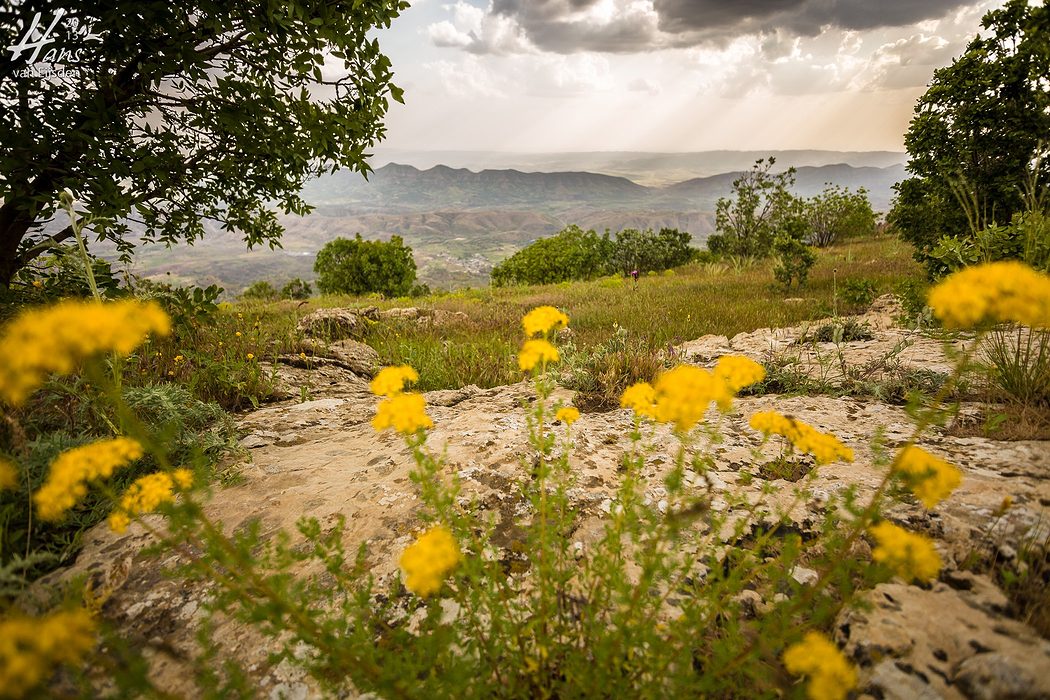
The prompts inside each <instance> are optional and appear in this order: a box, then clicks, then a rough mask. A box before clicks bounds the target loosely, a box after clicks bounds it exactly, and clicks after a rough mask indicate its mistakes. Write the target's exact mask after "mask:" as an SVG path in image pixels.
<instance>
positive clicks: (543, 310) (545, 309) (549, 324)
mask: <svg viewBox="0 0 1050 700" xmlns="http://www.w3.org/2000/svg"><path fill="white" fill-rule="evenodd" d="M521 325H522V327H523V328H524V329H525V337H526V338H531V337H533V336H536V335H546V334H547V333H550V332H551V331H556V330H558V329H560V328H565V327H566V326H567V325H569V317H568V316H566V315H565V314H564V313H562V312H561V311H558V310H557V309H556V308H554V307H553V306H538V307H536V308H535V309H533V310H532V311H530V312H529V313H527V314H525V318H523V319H521Z"/></svg>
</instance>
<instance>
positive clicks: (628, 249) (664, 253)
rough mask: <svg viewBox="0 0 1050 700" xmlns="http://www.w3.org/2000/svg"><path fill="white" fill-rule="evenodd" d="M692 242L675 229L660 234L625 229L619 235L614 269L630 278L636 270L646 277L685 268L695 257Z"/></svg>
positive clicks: (613, 256)
mask: <svg viewBox="0 0 1050 700" xmlns="http://www.w3.org/2000/svg"><path fill="white" fill-rule="evenodd" d="M691 239H692V236H690V235H689V234H688V233H685V232H684V231H679V230H678V229H676V228H662V229H660V231H659V233H653V230H652V229H646V230H645V231H639V230H637V229H633V228H628V229H624V230H622V231H620V232H619V233H617V234H616V243H615V245H614V246H613V249H612V259H611V261H610V263H611V267H612V268H613V269H615V270H618V271H619V272H621V273H622V274H623V275H629V274H630V273H631V272H632V271H633V270H638V271H639V272H643V273H644V272H651V271H654V270H667V269H669V268H672V267H678V266H679V265H685V264H686V263H687V262H689V261H690V260H691V259H692V257H693V249H692V248H691V247H690V246H689V241H690V240H691Z"/></svg>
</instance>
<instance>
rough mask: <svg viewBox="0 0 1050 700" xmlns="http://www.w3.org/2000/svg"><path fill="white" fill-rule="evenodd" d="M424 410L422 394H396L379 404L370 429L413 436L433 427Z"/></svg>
mask: <svg viewBox="0 0 1050 700" xmlns="http://www.w3.org/2000/svg"><path fill="white" fill-rule="evenodd" d="M426 409H427V402H426V400H425V399H424V398H423V395H422V394H415V393H408V394H396V395H394V396H391V397H389V398H386V399H383V400H382V401H380V402H379V407H378V408H377V409H376V416H375V418H373V419H372V427H373V428H375V429H376V430H386V429H387V428H393V429H394V430H396V431H397V432H399V433H401V434H402V435H414V434H415V433H417V432H419V431H420V430H426V429H427V428H433V427H434V421H432V420H430V416H428V415H427V410H426Z"/></svg>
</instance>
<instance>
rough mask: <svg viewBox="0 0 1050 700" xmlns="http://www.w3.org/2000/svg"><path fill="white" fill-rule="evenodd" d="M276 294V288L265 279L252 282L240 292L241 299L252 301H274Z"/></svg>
mask: <svg viewBox="0 0 1050 700" xmlns="http://www.w3.org/2000/svg"><path fill="white" fill-rule="evenodd" d="M277 296H278V295H277V289H276V288H275V287H274V286H273V285H272V284H270V283H269V282H267V281H266V280H259V281H257V282H252V283H251V284H250V285H248V287H247V288H246V289H245V290H244V291H243V292H241V299H251V300H254V301H275V300H276V299H277Z"/></svg>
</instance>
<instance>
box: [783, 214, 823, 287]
mask: <svg viewBox="0 0 1050 700" xmlns="http://www.w3.org/2000/svg"><path fill="white" fill-rule="evenodd" d="M804 235H805V222H804V221H803V220H802V219H801V218H799V217H795V218H792V219H788V220H786V221H785V222H784V223H783V228H782V229H781V230H780V231H778V232H777V234H776V237H775V239H774V240H773V255H774V256H775V259H776V262H775V263H774V266H773V277H775V278H776V280H777V282H780V284H782V285H783V286H784V288H785V289H790V288H791V283H792V282H793V281H794V282H797V283H798V286H799V287H804V286H805V285H806V280H807V279H808V278H809V270H810V268H811V267H813V265H814V263H816V262H817V256H816V255H815V254H814V253H813V251H812V250H811V249H810V247H809V246H808V245H806V244H805V243H804V242H803V237H804Z"/></svg>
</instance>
